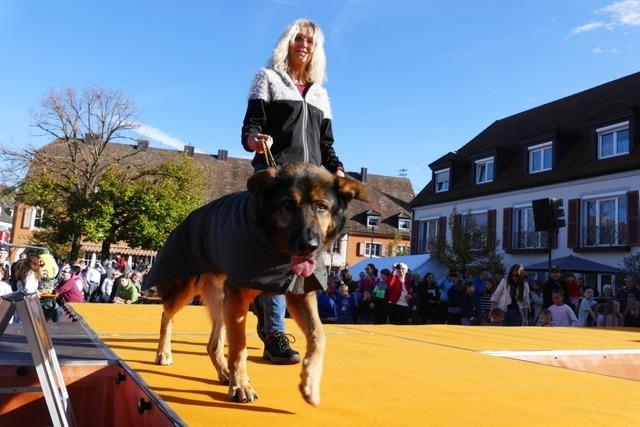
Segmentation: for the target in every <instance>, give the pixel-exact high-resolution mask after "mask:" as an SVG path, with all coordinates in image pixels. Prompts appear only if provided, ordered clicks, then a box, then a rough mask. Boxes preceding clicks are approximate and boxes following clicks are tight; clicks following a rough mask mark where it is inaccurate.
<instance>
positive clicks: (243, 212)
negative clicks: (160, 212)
mask: <svg viewBox="0 0 640 427" xmlns="http://www.w3.org/2000/svg"><path fill="white" fill-rule="evenodd" d="M322 258H323V257H322V256H320V257H319V259H318V263H317V266H316V270H315V271H314V273H313V274H311V276H309V277H306V278H305V277H300V276H295V275H294V274H293V273H292V272H291V266H290V260H291V257H290V255H287V254H283V253H281V252H279V251H278V250H277V249H276V247H275V246H274V245H273V243H272V242H271V241H270V240H269V237H268V235H267V233H266V232H265V230H264V229H262V228H260V227H259V226H258V225H257V221H256V207H255V204H254V200H253V197H252V196H251V194H250V193H249V192H246V191H244V192H240V193H233V194H229V195H227V196H224V197H222V198H220V199H217V200H214V201H213V202H211V203H209V204H207V205H205V206H202V207H200V208H198V209H196V210H195V211H193V212H191V214H189V216H188V217H187V218H186V219H185V220H184V221H183V222H182V223H180V225H178V227H176V228H175V229H174V230H173V231H172V232H171V234H170V235H169V237H168V238H167V241H166V242H165V244H164V246H163V247H162V249H161V250H160V252H158V256H157V257H156V259H155V261H154V263H153V266H152V267H151V271H149V274H148V275H147V277H146V278H145V281H144V285H143V289H148V288H150V287H152V286H156V285H159V284H161V283H166V282H171V281H175V280H177V279H186V278H188V277H191V276H197V275H200V274H203V273H225V274H226V275H227V281H226V283H225V285H226V286H242V287H248V288H254V289H259V290H261V291H264V292H267V293H281V294H283V293H286V292H291V293H306V292H311V291H314V290H318V289H324V288H326V286H327V274H326V268H325V266H324V262H323V259H322Z"/></svg>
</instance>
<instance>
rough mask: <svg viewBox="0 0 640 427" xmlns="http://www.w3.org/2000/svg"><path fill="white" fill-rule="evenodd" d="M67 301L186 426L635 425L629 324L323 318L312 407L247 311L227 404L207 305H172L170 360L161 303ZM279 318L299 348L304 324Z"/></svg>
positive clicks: (637, 339) (637, 341)
mask: <svg viewBox="0 0 640 427" xmlns="http://www.w3.org/2000/svg"><path fill="white" fill-rule="evenodd" d="M73 308H74V309H75V310H76V311H77V313H79V314H80V315H81V316H82V317H83V318H84V319H85V320H86V322H87V323H88V324H89V325H90V326H91V328H93V330H94V331H95V332H96V333H97V335H98V336H99V337H100V338H101V339H102V340H103V341H104V343H105V344H106V345H107V346H108V347H109V348H110V349H111V350H112V351H113V352H115V353H116V354H117V355H118V356H119V357H121V358H122V359H123V360H124V361H125V362H126V364H128V365H129V366H130V367H131V368H133V370H135V371H136V372H137V373H138V374H139V375H140V376H141V377H142V378H143V379H144V380H145V381H146V383H147V384H148V385H149V386H150V387H151V389H152V390H154V391H155V392H156V393H157V394H158V395H159V396H160V397H161V398H162V399H163V400H164V401H165V402H166V403H167V404H168V406H169V407H170V408H171V409H172V410H173V411H175V413H177V414H178V415H179V417H180V418H181V419H182V420H183V421H184V422H185V423H186V424H188V425H190V426H209V425H216V426H245V425H247V426H253V425H255V426H265V425H266V426H282V425H298V426H323V427H326V426H358V425H361V426H395V427H399V426H458V425H468V426H533V425H552V426H556V425H567V426H573V425H576V426H577V425H589V426H598V425H602V426H605V425H606V426H611V425H615V426H637V425H640V415H639V412H638V410H637V405H638V402H640V381H639V380H640V378H639V372H640V330H638V329H617V330H613V329H593V328H589V329H587V328H540V327H525V328H503V327H463V326H443V325H434V326H403V327H399V326H392V325H380V326H374V325H326V332H327V354H326V360H325V371H324V377H323V383H322V402H321V404H320V407H318V408H313V407H311V406H309V405H307V404H306V403H304V401H303V400H302V398H301V396H300V394H299V392H298V388H297V386H298V381H299V371H300V366H299V365H293V366H273V365H270V364H268V363H266V362H264V361H263V360H262V358H261V354H262V344H261V342H260V340H259V339H258V337H257V335H256V333H255V317H254V316H253V315H250V316H249V321H248V328H247V330H248V346H249V363H248V369H249V374H250V376H251V381H252V383H253V385H254V387H255V388H256V390H257V392H258V395H259V397H260V398H259V400H258V401H256V402H254V403H252V404H235V403H230V402H228V401H227V387H226V386H223V385H221V384H220V383H219V382H218V380H217V378H216V375H215V371H214V369H213V367H212V365H211V362H210V360H209V358H208V356H207V354H206V348H205V347H206V343H207V340H208V336H209V327H210V326H209V325H210V322H209V320H208V317H207V314H206V311H205V308H204V307H198V306H189V307H186V308H185V309H184V310H183V311H181V312H180V313H179V314H178V316H177V317H176V319H175V324H174V340H173V343H174V345H173V352H174V353H173V360H174V364H173V365H172V366H157V365H155V364H154V358H155V348H156V343H157V338H158V329H159V321H160V315H161V309H162V308H161V306H158V305H133V306H128V305H106V304H76V305H74V306H73ZM287 328H288V331H289V332H291V333H292V334H293V335H294V336H295V337H296V339H297V342H296V343H295V344H293V347H294V348H295V349H297V350H299V351H302V350H303V346H304V338H303V336H302V334H301V332H300V331H299V330H298V328H297V326H295V324H294V323H293V322H292V321H290V320H287ZM585 350H586V352H585ZM505 356H506V357H505ZM512 358H516V359H522V360H515V359H512ZM531 360H534V361H535V362H531ZM553 363H555V364H557V365H560V366H563V365H564V366H572V367H574V368H579V369H586V370H588V371H592V372H581V371H577V370H574V369H563V368H559V367H553V366H549V365H548V364H553ZM594 372H600V373H594ZM0 424H1V423H0Z"/></svg>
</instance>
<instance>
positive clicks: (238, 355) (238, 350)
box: [224, 287, 259, 403]
mask: <svg viewBox="0 0 640 427" xmlns="http://www.w3.org/2000/svg"><path fill="white" fill-rule="evenodd" d="M258 294H259V292H258V291H256V290H252V289H247V288H237V287H236V288H234V287H229V288H227V289H226V290H225V298H224V321H225V323H226V325H227V338H228V341H229V361H228V363H229V400H231V401H232V402H242V403H244V402H253V401H254V400H256V399H257V398H258V395H257V394H256V392H255V390H254V389H253V387H252V386H251V384H250V383H249V376H248V375H247V336H246V323H247V312H248V311H249V303H250V302H251V301H252V300H253V299H254V298H255V297H256V296H257V295H258Z"/></svg>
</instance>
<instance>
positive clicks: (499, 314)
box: [489, 307, 504, 326]
mask: <svg viewBox="0 0 640 427" xmlns="http://www.w3.org/2000/svg"><path fill="white" fill-rule="evenodd" d="M489 322H490V324H491V325H494V326H495V325H502V322H504V311H503V310H501V309H499V308H498V307H495V308H494V309H493V310H491V312H490V314H489Z"/></svg>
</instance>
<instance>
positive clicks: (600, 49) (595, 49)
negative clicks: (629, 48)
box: [591, 46, 620, 54]
mask: <svg viewBox="0 0 640 427" xmlns="http://www.w3.org/2000/svg"><path fill="white" fill-rule="evenodd" d="M591 52H593V53H596V54H600V53H613V54H616V53H620V51H619V50H618V49H616V48H613V49H607V48H603V47H600V46H596V47H593V48H591Z"/></svg>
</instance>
